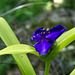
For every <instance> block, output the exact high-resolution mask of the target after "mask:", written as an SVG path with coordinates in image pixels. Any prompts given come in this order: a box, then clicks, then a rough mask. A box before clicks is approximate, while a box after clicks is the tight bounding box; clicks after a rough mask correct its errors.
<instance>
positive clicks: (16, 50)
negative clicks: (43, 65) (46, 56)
mask: <svg viewBox="0 0 75 75" xmlns="http://www.w3.org/2000/svg"><path fill="white" fill-rule="evenodd" d="M21 53H22V54H24V53H32V54H35V55H39V54H38V52H36V51H35V49H34V47H31V46H29V45H25V44H16V45H12V46H8V47H6V48H4V49H2V50H0V55H4V54H21Z"/></svg>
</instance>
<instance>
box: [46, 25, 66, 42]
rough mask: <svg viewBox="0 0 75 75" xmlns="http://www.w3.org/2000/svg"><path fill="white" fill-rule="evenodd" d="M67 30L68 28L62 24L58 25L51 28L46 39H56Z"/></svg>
mask: <svg viewBox="0 0 75 75" xmlns="http://www.w3.org/2000/svg"><path fill="white" fill-rule="evenodd" d="M65 31H66V28H65V27H64V26H62V25H58V26H56V27H54V28H52V29H50V30H49V31H48V32H50V33H48V34H47V35H46V39H48V40H49V41H51V42H52V41H55V40H56V39H57V38H58V37H59V36H60V35H61V34H62V33H63V32H65Z"/></svg>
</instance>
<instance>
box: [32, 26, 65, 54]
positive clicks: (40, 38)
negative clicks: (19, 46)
mask: <svg viewBox="0 0 75 75" xmlns="http://www.w3.org/2000/svg"><path fill="white" fill-rule="evenodd" d="M65 31H66V28H65V27H64V26H62V25H58V26H56V27H54V28H52V29H50V30H48V31H47V30H46V29H45V28H43V27H42V28H39V29H36V31H35V32H34V33H33V35H32V37H31V39H32V40H34V41H36V42H38V43H36V44H35V45H34V47H35V50H36V51H38V52H39V55H45V54H47V52H48V50H49V49H50V47H51V46H52V45H53V44H54V41H55V40H56V39H57V38H58V37H59V36H60V35H61V34H62V33H63V32H65Z"/></svg>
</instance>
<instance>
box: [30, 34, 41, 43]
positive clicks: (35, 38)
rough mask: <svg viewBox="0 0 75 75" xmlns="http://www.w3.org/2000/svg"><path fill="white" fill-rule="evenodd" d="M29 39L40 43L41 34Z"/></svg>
mask: <svg viewBox="0 0 75 75" xmlns="http://www.w3.org/2000/svg"><path fill="white" fill-rule="evenodd" d="M31 39H32V40H34V41H36V42H40V41H41V40H42V37H41V34H40V33H39V34H35V35H32V37H31Z"/></svg>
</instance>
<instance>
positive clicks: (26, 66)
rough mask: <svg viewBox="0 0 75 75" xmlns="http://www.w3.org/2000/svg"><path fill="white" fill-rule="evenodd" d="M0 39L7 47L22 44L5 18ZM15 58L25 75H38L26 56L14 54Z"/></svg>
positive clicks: (0, 21)
mask: <svg viewBox="0 0 75 75" xmlns="http://www.w3.org/2000/svg"><path fill="white" fill-rule="evenodd" d="M0 37H1V39H2V40H3V42H4V43H5V44H6V46H11V45H14V44H20V43H19V41H18V39H17V37H16V36H15V34H14V33H13V31H12V30H11V28H10V27H9V25H8V24H7V22H6V21H5V20H4V19H3V18H0ZM13 57H14V59H15V61H16V63H17V65H18V66H19V68H20V70H21V72H22V74H23V75H36V74H35V72H34V70H33V67H32V65H31V63H30V61H29V59H28V57H27V55H26V54H13Z"/></svg>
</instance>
